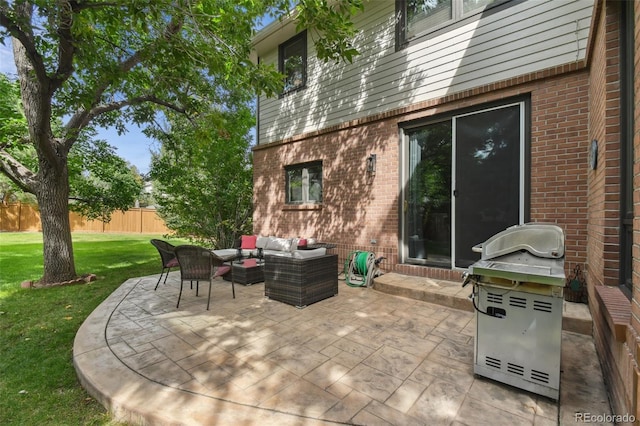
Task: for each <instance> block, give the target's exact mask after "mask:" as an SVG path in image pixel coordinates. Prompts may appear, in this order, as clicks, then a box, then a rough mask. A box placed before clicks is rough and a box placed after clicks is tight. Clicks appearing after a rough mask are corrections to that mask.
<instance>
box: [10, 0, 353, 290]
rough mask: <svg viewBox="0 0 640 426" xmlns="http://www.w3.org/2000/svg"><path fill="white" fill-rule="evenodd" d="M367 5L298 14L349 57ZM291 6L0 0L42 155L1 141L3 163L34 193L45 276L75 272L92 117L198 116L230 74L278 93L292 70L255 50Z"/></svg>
mask: <svg viewBox="0 0 640 426" xmlns="http://www.w3.org/2000/svg"><path fill="white" fill-rule="evenodd" d="M362 7H363V6H362V0H300V1H299V2H297V3H296V8H295V12H296V13H295V15H294V16H293V19H295V20H296V22H297V23H298V24H300V25H302V26H306V27H311V28H309V29H310V30H311V31H312V34H314V37H313V40H314V43H315V45H316V50H317V52H318V56H319V57H320V59H325V60H332V59H333V60H347V61H350V60H352V58H353V56H354V55H355V50H353V48H352V45H351V43H350V42H349V38H350V37H351V36H352V35H354V34H355V30H354V28H353V25H352V24H351V21H350V18H351V16H352V15H353V14H355V13H357V12H358V11H359V10H361V9H362ZM289 8H290V0H127V1H117V2H108V1H106V2H105V1H98V0H59V1H55V2H53V1H50V0H32V1H27V0H14V1H7V0H0V42H3V43H4V42H5V40H6V39H7V38H9V37H10V38H11V41H12V46H13V52H14V60H15V63H16V69H17V74H18V78H19V80H20V89H21V98H22V107H23V111H24V116H25V118H26V122H27V129H28V137H27V140H28V144H30V145H31V146H33V148H34V149H35V152H36V155H37V165H36V166H35V167H34V166H32V165H30V164H25V163H24V162H23V161H21V158H19V157H18V156H16V154H15V151H11V150H9V149H7V147H6V146H0V171H2V173H4V174H5V175H7V176H8V177H9V178H10V179H11V180H12V181H13V182H14V183H15V184H16V185H18V186H19V187H20V188H22V189H23V190H24V191H26V192H31V193H33V194H34V195H35V196H36V199H37V202H38V205H39V208H40V217H41V222H42V230H43V234H44V235H43V241H44V248H43V254H44V277H43V278H42V281H43V282H56V281H64V280H68V279H72V278H74V277H75V275H76V273H75V265H74V262H73V249H72V244H71V232H70V224H69V220H68V202H67V200H68V199H69V197H70V195H71V194H70V188H69V182H70V172H71V171H72V170H74V167H75V165H74V164H73V161H70V158H69V155H70V154H69V153H70V151H71V149H72V147H73V146H74V144H76V143H77V142H79V141H82V140H83V138H86V137H88V135H89V134H90V132H91V129H92V126H103V127H108V126H115V127H116V128H117V129H118V130H119V131H121V132H122V131H125V129H126V126H127V125H128V124H129V123H132V122H133V123H137V124H141V125H142V127H147V126H148V127H150V128H153V127H156V126H155V123H156V119H157V118H158V115H157V114H158V113H163V114H168V113H169V112H175V113H179V114H184V115H185V116H186V117H191V118H193V117H196V116H197V115H198V112H201V111H208V110H209V109H210V107H211V105H224V103H225V96H226V94H225V90H219V88H220V87H221V86H222V87H227V88H234V87H244V88H252V89H253V90H254V91H255V92H257V93H265V94H267V95H272V94H276V93H278V92H279V91H280V89H281V87H282V76H281V75H280V74H279V73H278V72H277V70H276V69H275V67H274V66H273V65H264V64H254V63H252V62H251V61H250V59H249V57H250V55H249V54H250V52H251V39H252V36H253V35H254V30H255V28H256V25H257V23H258V22H259V21H261V19H262V17H263V16H265V15H266V16H274V17H281V16H286V15H287V14H288V13H289ZM314 27H315V29H314ZM58 120H59V121H58ZM58 122H60V123H61V125H60V126H57V125H56V123H58ZM148 131H153V129H149V130H148ZM103 148H104V147H103ZM81 151H82V149H81ZM107 151H108V150H107ZM97 155H106V151H105V150H104V149H100V148H99V149H98V153H97Z"/></svg>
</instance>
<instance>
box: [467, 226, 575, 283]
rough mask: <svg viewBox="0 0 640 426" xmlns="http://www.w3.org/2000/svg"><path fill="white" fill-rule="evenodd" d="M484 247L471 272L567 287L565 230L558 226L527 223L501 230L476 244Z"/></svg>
mask: <svg viewBox="0 0 640 426" xmlns="http://www.w3.org/2000/svg"><path fill="white" fill-rule="evenodd" d="M480 249H481V250H482V256H481V259H480V260H479V261H477V262H476V263H474V264H473V265H471V266H470V267H469V271H468V272H469V274H471V275H476V276H485V277H497V278H504V279H508V280H512V281H516V282H533V283H540V284H547V285H553V286H564V280H565V275H564V232H563V231H562V228H560V227H559V226H556V225H549V224H541V223H527V224H524V225H515V226H512V227H509V228H507V229H505V230H504V231H502V232H499V233H497V234H495V235H494V236H492V237H491V238H489V239H488V240H487V241H485V242H484V243H483V244H480V245H478V246H476V247H474V250H478V251H479V250H480Z"/></svg>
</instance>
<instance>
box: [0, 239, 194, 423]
mask: <svg viewBox="0 0 640 426" xmlns="http://www.w3.org/2000/svg"><path fill="white" fill-rule="evenodd" d="M151 238H162V236H159V235H140V234H127V235H123V234H88V233H86V234H85V233H78V234H74V235H73V247H74V254H75V261H76V272H77V273H78V274H80V275H81V274H88V273H93V274H96V275H97V277H98V280H97V281H94V282H92V283H90V284H81V285H73V286H61V287H51V288H41V289H22V288H21V287H20V284H21V282H22V281H26V280H36V279H38V278H39V277H40V276H41V275H42V234H41V233H0V424H2V425H103V424H115V422H114V421H113V420H112V419H111V418H110V416H109V415H108V414H107V413H106V411H105V410H104V408H103V407H102V406H101V405H100V404H98V403H97V402H96V401H95V400H94V399H93V398H91V397H90V396H89V395H88V394H87V393H86V392H85V391H84V389H82V387H81V386H80V384H79V383H78V380H77V378H76V374H75V370H74V368H73V361H72V356H73V339H74V337H75V334H76V331H77V330H78V328H79V327H80V325H81V324H82V322H83V321H84V320H85V318H86V317H87V316H88V315H89V314H90V313H91V312H92V311H93V310H94V309H95V308H96V306H98V305H99V304H100V302H102V301H103V300H104V299H105V298H106V297H107V296H108V295H109V294H111V292H112V291H113V290H115V289H116V288H117V287H118V286H120V284H122V283H123V282H124V281H126V280H127V279H129V278H132V277H139V276H145V275H152V274H157V273H159V272H160V268H161V267H160V260H159V256H158V253H157V251H156V249H155V248H154V247H153V246H152V245H151V244H149V240H150V239H151ZM171 242H172V243H174V244H183V243H185V241H171Z"/></svg>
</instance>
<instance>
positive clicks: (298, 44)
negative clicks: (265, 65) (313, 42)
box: [278, 31, 307, 94]
mask: <svg viewBox="0 0 640 426" xmlns="http://www.w3.org/2000/svg"><path fill="white" fill-rule="evenodd" d="M278 67H279V68H278V69H279V71H280V72H281V73H282V74H284V76H285V77H284V90H283V91H282V93H283V94H285V93H288V92H293V91H295V90H299V89H302V88H304V87H305V85H306V84H307V32H306V31H303V32H301V33H300V34H298V35H296V36H295V37H292V38H290V39H289V40H287V41H286V42H284V43H282V44H281V45H280V47H279V49H278Z"/></svg>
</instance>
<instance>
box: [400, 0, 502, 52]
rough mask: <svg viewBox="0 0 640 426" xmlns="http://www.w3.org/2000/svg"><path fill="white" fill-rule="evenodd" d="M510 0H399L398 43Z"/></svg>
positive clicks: (404, 42)
mask: <svg viewBox="0 0 640 426" xmlns="http://www.w3.org/2000/svg"><path fill="white" fill-rule="evenodd" d="M509 1H510V0H396V12H397V16H398V21H397V31H396V32H397V34H396V36H397V39H398V40H397V41H398V46H402V45H404V44H406V43H407V42H409V41H410V40H412V39H414V38H416V37H419V36H422V35H425V34H428V33H430V32H432V31H436V30H438V29H440V28H443V27H446V26H448V25H451V24H453V23H454V22H457V21H460V20H462V19H463V18H466V17H468V16H472V15H475V14H478V13H481V12H483V11H485V10H487V9H490V8H492V7H494V6H497V5H499V4H503V3H507V2H509Z"/></svg>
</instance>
